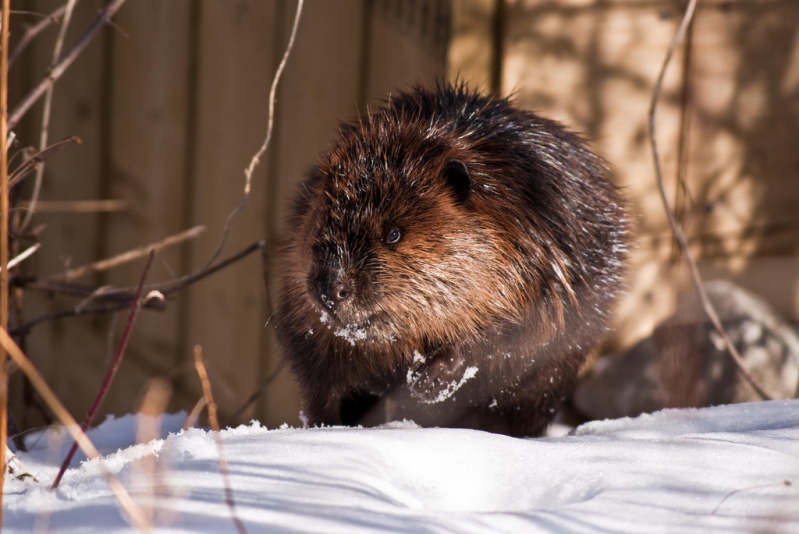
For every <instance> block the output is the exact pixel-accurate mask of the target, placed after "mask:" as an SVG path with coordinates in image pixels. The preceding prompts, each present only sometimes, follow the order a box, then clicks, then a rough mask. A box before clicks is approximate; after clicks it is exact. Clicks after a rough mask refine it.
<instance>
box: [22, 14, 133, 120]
mask: <svg viewBox="0 0 799 534" xmlns="http://www.w3.org/2000/svg"><path fill="white" fill-rule="evenodd" d="M124 3H125V0H111V2H109V3H108V5H106V7H105V9H103V10H102V11H101V12H100V14H99V15H98V16H97V18H96V19H95V20H94V22H92V24H91V26H89V28H88V29H87V30H86V32H85V33H84V34H83V35H82V36H81V38H80V39H78V42H77V43H75V46H73V47H72V49H71V50H70V51H69V52H67V55H66V56H64V58H63V59H62V60H61V61H59V62H58V64H57V65H56V66H55V67H53V68H52V69H50V70H49V71H48V73H47V74H45V75H44V77H43V78H42V79H41V81H40V82H39V83H38V85H37V86H36V87H35V88H34V89H33V90H32V91H31V92H29V93H28V94H27V95H25V98H23V99H22V102H20V103H19V104H17V107H15V108H14V111H12V112H11V115H9V117H8V129H9V130H12V129H14V127H15V126H16V125H17V123H18V122H19V121H20V119H21V118H22V117H23V116H24V115H25V114H26V113H27V112H28V110H29V109H30V108H31V107H32V106H33V104H35V103H36V102H37V101H38V100H39V99H40V98H41V97H42V95H44V93H45V92H46V91H47V88H48V87H50V86H51V85H53V83H55V81H56V80H58V79H59V78H60V77H61V76H62V75H63V74H64V72H65V71H66V70H67V69H68V68H69V67H70V65H72V63H73V62H74V61H75V60H76V59H77V58H78V56H79V55H80V54H81V53H82V52H83V50H84V49H85V48H86V46H88V44H89V43H90V42H91V41H92V39H94V37H95V35H97V32H99V31H100V29H101V28H102V27H103V26H105V25H106V24H107V23H108V21H109V20H111V17H113V16H114V15H115V14H116V12H117V11H119V8H120V7H122V4H124Z"/></svg>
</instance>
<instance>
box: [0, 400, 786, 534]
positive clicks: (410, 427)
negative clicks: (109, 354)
mask: <svg viewBox="0 0 799 534" xmlns="http://www.w3.org/2000/svg"><path fill="white" fill-rule="evenodd" d="M182 421H183V418H182V416H172V417H169V418H164V421H163V427H164V429H165V430H167V431H168V430H174V429H176V428H179V425H180V423H182ZM134 423H135V418H134V417H133V416H128V417H125V418H121V419H117V420H110V421H107V422H106V423H104V424H103V425H101V426H100V427H98V428H97V429H95V430H94V431H93V432H92V438H93V440H94V441H95V443H96V444H97V445H99V446H100V447H101V449H102V450H103V451H108V453H107V454H106V456H105V457H104V461H105V463H106V466H107V469H108V470H109V471H111V472H112V473H114V474H115V475H116V476H118V477H119V478H120V479H121V480H122V482H123V483H124V485H125V487H126V488H127V489H128V490H129V491H130V492H131V494H133V496H134V499H135V500H136V501H137V503H139V505H140V506H142V507H143V508H144V509H145V510H147V511H148V513H149V514H151V517H152V521H153V524H154V526H155V527H156V528H157V530H158V531H159V532H231V531H234V526H233V523H232V521H231V515H230V510H229V509H228V507H227V505H226V503H225V497H224V488H223V482H222V478H221V476H220V474H219V464H218V462H217V448H216V443H215V440H214V437H213V435H212V434H210V433H208V432H205V431H203V430H199V429H192V430H189V431H187V432H177V433H172V434H169V435H168V436H167V437H166V438H165V439H161V440H154V441H151V442H149V443H145V444H138V445H133V446H127V445H128V444H130V443H134V442H135V439H134V436H135V424H134ZM45 438H46V437H45ZM222 438H223V443H224V451H225V456H226V458H227V460H228V463H229V465H230V477H229V479H230V483H231V486H232V488H233V492H234V498H235V503H236V512H237V515H238V517H239V518H240V519H241V520H242V521H243V522H244V524H245V526H246V528H247V530H248V531H249V532H251V533H252V532H264V531H269V532H298V531H299V532H344V531H346V532H381V531H390V532H409V533H410V532H413V533H419V532H437V533H438V532H470V533H471V532H492V533H493V532H620V533H621V532H631V533H632V532H635V533H639V532H668V533H675V532H697V533H699V532H702V533H704V532H713V531H715V532H756V531H758V532H786V533H787V532H799V400H792V401H775V402H764V403H757V404H741V405H734V406H723V407H717V408H709V409H702V410H666V411H662V412H658V413H656V414H653V415H646V416H641V417H638V418H635V419H619V420H612V421H603V422H594V423H590V424H587V425H583V426H582V427H579V428H578V429H576V431H575V432H574V434H572V435H569V436H564V437H558V438H541V439H527V440H521V439H514V438H509V437H505V436H497V435H493V434H487V433H484V432H478V431H472V430H454V429H423V428H417V427H416V425H414V424H413V423H395V424H390V425H386V426H384V427H381V428H377V429H358V428H323V429H291V428H281V429H274V430H267V429H266V428H263V427H261V426H259V425H257V424H253V425H250V426H241V427H238V428H235V429H229V430H225V431H223V432H222ZM46 443H47V439H41V440H39V442H38V445H37V448H36V450H34V451H32V452H30V453H26V454H22V455H20V457H21V459H22V461H23V462H24V463H25V464H26V466H27V467H28V470H29V471H31V472H33V473H34V474H35V475H36V476H37V477H39V480H40V481H41V482H40V483H38V484H37V483H33V482H22V481H14V480H12V481H7V482H6V486H5V494H6V495H5V510H4V515H5V520H4V521H5V525H4V527H5V531H6V532H31V531H32V530H33V529H34V528H47V529H49V531H50V532H77V531H86V530H96V531H102V532H115V531H117V532H121V531H125V532H128V531H129V530H130V526H129V525H128V523H127V522H126V521H125V518H124V516H123V513H122V512H121V511H120V509H119V507H118V505H117V502H116V499H115V498H114V496H113V494H112V493H111V491H110V490H109V488H108V486H107V485H106V483H105V482H104V480H103V477H102V476H101V471H100V469H99V467H98V464H97V462H95V461H91V462H84V463H82V464H80V465H76V466H75V467H73V468H71V469H70V470H69V471H68V472H67V474H66V475H65V477H64V480H63V481H62V484H61V486H60V488H59V489H58V490H57V491H56V492H51V491H49V490H48V489H47V487H48V484H47V483H48V482H49V481H50V480H52V479H53V477H54V476H55V473H56V471H57V463H58V460H59V459H60V458H61V457H62V456H58V455H57V454H55V455H54V454H49V453H48V450H47V445H46ZM66 446H68V444H64V445H62V447H66ZM126 446H127V447H126ZM120 447H122V448H120ZM125 447H126V448H125ZM117 449H119V450H117ZM110 451H116V452H110Z"/></svg>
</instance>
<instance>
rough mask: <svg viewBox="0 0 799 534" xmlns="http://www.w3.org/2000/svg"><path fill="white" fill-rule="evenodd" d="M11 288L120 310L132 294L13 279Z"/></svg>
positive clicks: (156, 306) (74, 284) (151, 305)
mask: <svg viewBox="0 0 799 534" xmlns="http://www.w3.org/2000/svg"><path fill="white" fill-rule="evenodd" d="M11 286H12V287H22V288H25V289H36V290H38V291H44V292H47V293H59V294H61V295H67V296H70V297H82V298H84V299H88V300H100V301H106V302H108V303H114V304H120V305H121V307H122V308H125V307H127V306H129V305H130V301H131V300H133V293H132V292H119V291H117V290H116V288H113V289H112V288H111V287H110V286H103V287H95V286H90V285H86V284H80V283H77V282H63V281H59V280H48V279H44V280H41V279H25V278H16V277H15V278H13V279H12V280H11ZM110 291H113V294H111V293H109V292H110ZM145 307H146V308H150V309H155V310H164V309H166V306H163V305H160V304H155V303H150V302H146V303H145Z"/></svg>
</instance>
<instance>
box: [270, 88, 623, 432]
mask: <svg viewBox="0 0 799 534" xmlns="http://www.w3.org/2000/svg"><path fill="white" fill-rule="evenodd" d="M606 175H607V172H606V165H605V164H604V162H603V161H602V160H601V159H600V158H599V157H598V156H596V155H594V154H593V153H592V152H590V151H589V150H588V149H587V148H586V147H585V146H584V142H583V141H582V140H581V138H579V137H578V136H577V135H575V134H573V133H570V132H569V131H567V130H566V129H564V128H563V127H562V126H561V125H559V124H558V123H556V122H554V121H552V120H547V119H545V118H541V117H539V116H538V115H536V114H534V113H532V112H529V111H525V110H522V109H519V108H518V107H515V106H514V105H513V104H512V103H511V102H510V101H509V100H508V99H504V98H499V97H495V96H484V95H482V94H480V93H478V92H476V91H474V90H472V89H470V88H469V87H467V86H466V85H464V84H443V83H439V84H437V85H436V86H435V88H433V89H425V88H423V87H415V88H412V89H410V90H408V91H405V92H401V93H399V94H398V95H396V96H392V97H390V98H388V99H387V100H386V101H385V102H384V103H383V105H382V107H379V108H377V109H372V110H371V111H370V112H369V113H368V114H367V115H366V116H364V117H361V118H359V119H358V120H356V121H353V122H349V123H343V124H341V125H340V137H339V139H338V140H337V141H336V142H335V143H334V144H333V145H332V146H330V147H329V149H328V150H327V152H325V153H324V154H322V155H321V156H320V157H319V160H318V163H317V164H316V165H315V166H313V168H312V169H311V170H310V172H309V174H308V176H307V179H306V180H305V182H304V183H302V185H301V188H300V191H299V194H298V196H297V200H296V202H295V204H294V207H293V210H292V212H291V214H290V216H289V223H288V227H289V228H288V235H287V240H286V242H287V245H286V248H285V250H284V251H283V254H282V259H281V265H280V270H279V272H280V275H279V276H280V277H281V288H280V293H279V296H278V304H277V309H276V332H277V337H278V340H279V342H280V344H281V345H282V348H283V351H284V355H285V357H286V358H287V360H288V362H289V363H290V365H291V368H292V369H293V373H294V375H295V376H296V378H297V380H298V381H299V385H300V388H301V391H302V396H303V409H304V412H305V416H306V418H307V423H309V424H311V425H338V424H348V425H353V424H375V423H380V422H383V421H385V420H386V418H389V419H397V418H405V417H409V418H412V419H413V420H414V421H416V422H417V423H420V424H422V425H424V426H427V425H430V426H447V427H466V428H475V429H482V430H487V431H491V432H497V433H503V434H508V435H512V436H538V435H540V434H541V433H542V432H543V431H544V430H545V429H546V426H547V424H548V423H549V422H550V421H551V420H552V418H553V417H554V415H555V413H556V411H557V409H558V407H559V406H560V404H561V403H562V401H563V400H564V399H565V398H566V397H567V396H568V395H569V394H570V392H571V390H572V388H573V386H574V382H575V379H576V377H577V374H578V371H579V369H580V367H581V365H582V364H583V363H584V362H585V360H586V358H587V357H588V355H589V354H590V352H591V351H592V350H593V349H594V348H595V346H596V345H597V343H598V342H599V341H600V338H601V337H602V336H603V334H604V332H605V331H606V329H607V324H608V320H609V315H610V312H611V308H612V305H613V303H614V301H615V299H616V297H617V295H618V294H619V292H620V288H621V286H622V275H623V270H624V269H623V267H624V263H625V251H626V248H627V242H628V231H627V217H626V214H625V209H624V206H623V201H622V199H621V197H620V194H619V193H618V191H617V189H616V188H615V187H614V186H613V185H612V184H611V182H609V181H608V178H607V177H606Z"/></svg>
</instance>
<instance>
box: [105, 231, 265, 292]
mask: <svg viewBox="0 0 799 534" xmlns="http://www.w3.org/2000/svg"><path fill="white" fill-rule="evenodd" d="M264 246H266V242H265V241H264V240H260V241H256V242H255V243H253V244H251V245H250V246H248V247H246V248H244V249H242V250H240V251H239V252H237V253H235V254H233V255H232V256H229V257H228V258H227V259H224V260H222V261H220V262H218V263H215V264H213V265H205V266H204V267H201V268H198V269H196V270H195V271H193V272H191V273H189V274H187V275H186V276H183V277H181V278H175V279H174V280H169V281H167V282H159V283H155V284H150V285H148V286H146V287H145V289H146V290H147V291H151V290H157V291H161V292H162V293H163V294H164V295H171V294H172V293H174V292H176V291H178V290H181V289H183V288H185V287H186V286H188V285H190V284H193V283H195V282H198V281H200V280H202V279H203V278H206V277H208V276H211V275H212V274H214V273H216V272H217V271H220V270H222V269H224V268H225V267H227V266H228V265H230V264H232V263H235V262H237V261H239V260H240V259H242V258H244V257H245V256H249V255H250V254H252V253H253V252H255V251H256V250H259V249H262V248H264ZM130 290H131V288H120V289H116V290H112V291H108V292H107V295H114V294H116V293H124V292H128V291H130Z"/></svg>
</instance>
